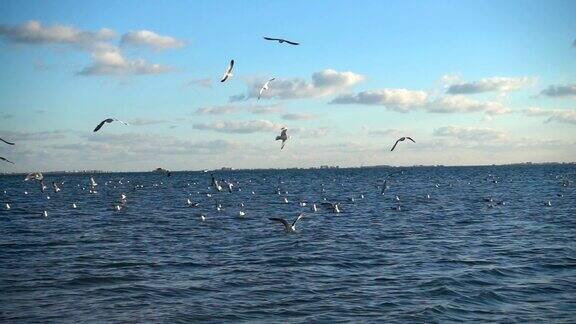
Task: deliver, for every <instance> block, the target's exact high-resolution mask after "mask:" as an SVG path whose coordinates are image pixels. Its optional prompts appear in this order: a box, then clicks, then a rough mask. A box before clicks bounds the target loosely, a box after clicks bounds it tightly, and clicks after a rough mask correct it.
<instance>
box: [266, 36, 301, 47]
mask: <svg viewBox="0 0 576 324" xmlns="http://www.w3.org/2000/svg"><path fill="white" fill-rule="evenodd" d="M264 39H265V40H269V41H275V42H278V43H280V44H282V43H288V44H290V45H300V43H296V42H291V41H289V40H286V39H282V38H272V37H264Z"/></svg>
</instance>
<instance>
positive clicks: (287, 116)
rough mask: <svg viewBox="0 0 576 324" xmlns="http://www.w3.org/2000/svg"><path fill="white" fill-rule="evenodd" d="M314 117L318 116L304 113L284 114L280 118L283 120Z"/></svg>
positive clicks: (310, 118)
mask: <svg viewBox="0 0 576 324" xmlns="http://www.w3.org/2000/svg"><path fill="white" fill-rule="evenodd" d="M316 118H318V116H316V115H312V114H305V113H293V114H285V115H284V116H282V119H284V120H312V119H316Z"/></svg>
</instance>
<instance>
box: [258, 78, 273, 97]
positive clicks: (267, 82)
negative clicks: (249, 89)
mask: <svg viewBox="0 0 576 324" xmlns="http://www.w3.org/2000/svg"><path fill="white" fill-rule="evenodd" d="M274 80H276V78H272V79H270V80H268V81H266V83H264V85H263V86H262V88H260V92H259V93H258V100H260V97H261V96H262V92H264V90H268V89H269V88H270V82H272V81H274Z"/></svg>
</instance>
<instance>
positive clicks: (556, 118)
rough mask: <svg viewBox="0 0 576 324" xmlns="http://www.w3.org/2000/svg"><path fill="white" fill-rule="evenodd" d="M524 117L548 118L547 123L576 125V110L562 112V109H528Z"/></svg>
mask: <svg viewBox="0 0 576 324" xmlns="http://www.w3.org/2000/svg"><path fill="white" fill-rule="evenodd" d="M523 113H524V115H526V116H529V117H536V116H547V117H548V119H546V121H545V123H550V122H557V123H565V124H574V125H576V109H573V110H560V109H550V110H546V109H541V108H528V109H526V110H524V111H523Z"/></svg>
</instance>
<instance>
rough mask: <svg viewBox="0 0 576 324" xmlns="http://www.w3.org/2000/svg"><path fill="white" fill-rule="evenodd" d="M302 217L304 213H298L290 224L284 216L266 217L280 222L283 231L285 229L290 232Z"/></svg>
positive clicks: (293, 230)
mask: <svg viewBox="0 0 576 324" xmlns="http://www.w3.org/2000/svg"><path fill="white" fill-rule="evenodd" d="M302 217H304V214H300V215H298V217H297V218H296V219H295V220H294V222H293V223H292V225H290V223H288V222H287V221H286V220H285V219H284V218H277V217H272V218H268V219H269V220H271V221H275V222H280V223H282V225H284V231H286V232H287V233H292V232H296V222H297V221H299V220H300V218H302Z"/></svg>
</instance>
